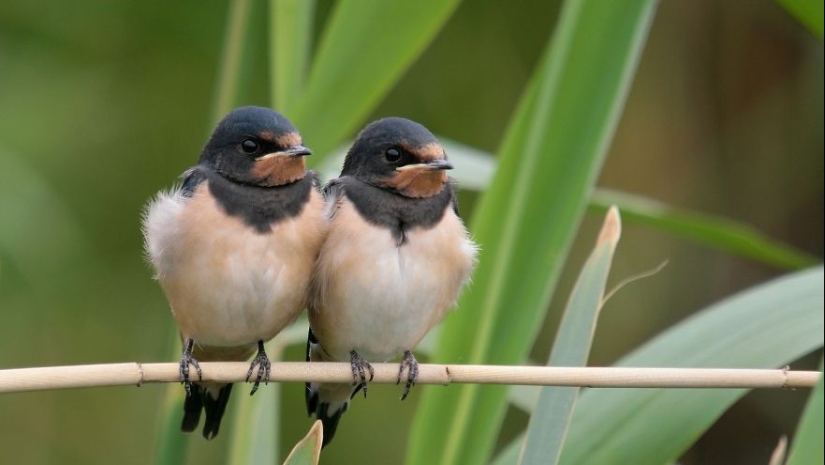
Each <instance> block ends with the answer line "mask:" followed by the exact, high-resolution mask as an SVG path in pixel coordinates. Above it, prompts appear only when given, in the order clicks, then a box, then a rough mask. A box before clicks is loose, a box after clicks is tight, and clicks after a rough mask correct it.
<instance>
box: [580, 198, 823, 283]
mask: <svg viewBox="0 0 825 465" xmlns="http://www.w3.org/2000/svg"><path fill="white" fill-rule="evenodd" d="M590 202H591V203H590V208H591V209H592V210H594V211H604V210H606V209H607V208H608V207H609V206H610V205H613V204H616V205H619V207H620V208H621V209H622V212H623V213H624V217H625V218H626V219H627V221H634V222H637V223H641V224H647V225H650V226H654V227H656V228H657V229H660V230H663V231H669V232H671V233H673V234H676V235H678V236H681V237H685V238H688V239H692V240H694V241H696V242H698V243H700V244H704V245H708V246H711V247H716V248H719V249H721V250H725V251H727V252H730V253H733V254H735V255H739V256H740V257H745V258H750V259H752V260H755V261H758V262H762V263H767V264H769V265H773V266H777V267H780V268H789V269H801V268H807V267H810V266H813V265H815V264H816V263H819V260H818V259H816V258H815V257H812V256H810V255H808V254H806V253H805V252H802V251H800V250H797V249H795V248H793V247H791V246H788V245H785V244H782V243H780V242H778V241H774V240H772V239H770V238H768V237H765V235H763V234H762V233H760V232H759V231H757V230H755V229H754V228H752V227H750V226H747V225H744V224H742V223H738V222H735V221H731V220H728V219H725V218H720V217H716V216H711V215H704V214H700V213H693V212H686V211H680V210H678V209H675V208H672V207H670V206H669V205H666V204H664V203H662V202H658V201H656V200H653V199H650V198H646V197H642V196H638V195H634V194H629V193H625V192H619V191H614V190H610V189H599V190H597V191H596V192H595V193H594V194H593V196H592V197H591V201H590Z"/></svg>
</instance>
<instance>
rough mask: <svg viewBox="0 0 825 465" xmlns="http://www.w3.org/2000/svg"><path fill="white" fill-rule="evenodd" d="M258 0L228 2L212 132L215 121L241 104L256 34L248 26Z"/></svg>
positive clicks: (213, 108)
mask: <svg viewBox="0 0 825 465" xmlns="http://www.w3.org/2000/svg"><path fill="white" fill-rule="evenodd" d="M259 1H261V0H233V1H232V2H230V4H229V14H228V15H227V24H226V33H225V35H224V42H223V50H222V51H221V61H220V64H219V67H218V80H217V89H216V91H215V99H214V103H213V106H212V121H210V128H209V129H210V131H211V129H212V127H211V126H212V124H214V123H216V122H217V121H218V120H220V119H221V118H222V117H223V115H225V114H227V113H229V112H230V111H231V110H232V109H233V108H235V106H236V105H237V103H238V100H239V95H240V91H241V83H242V82H244V80H245V78H244V76H245V75H246V74H247V71H246V68H247V66H246V65H245V63H244V62H245V60H244V58H245V57H246V56H247V55H248V53H249V48H250V46H249V42H250V36H251V35H252V33H253V28H250V27H248V26H249V23H250V20H251V18H252V11H253V8H255V6H256V3H257V2H259Z"/></svg>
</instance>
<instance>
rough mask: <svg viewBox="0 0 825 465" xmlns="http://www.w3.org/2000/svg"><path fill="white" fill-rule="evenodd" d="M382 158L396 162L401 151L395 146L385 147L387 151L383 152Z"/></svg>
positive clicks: (399, 157)
mask: <svg viewBox="0 0 825 465" xmlns="http://www.w3.org/2000/svg"><path fill="white" fill-rule="evenodd" d="M384 158H386V159H387V161H389V162H396V161H398V160H400V159H401V151H400V150H398V149H395V148H393V149H387V151H386V152H384Z"/></svg>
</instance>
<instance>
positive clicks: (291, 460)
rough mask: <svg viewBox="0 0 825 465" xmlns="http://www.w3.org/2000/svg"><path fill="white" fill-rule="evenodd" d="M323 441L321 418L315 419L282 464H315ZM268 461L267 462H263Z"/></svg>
mask: <svg viewBox="0 0 825 465" xmlns="http://www.w3.org/2000/svg"><path fill="white" fill-rule="evenodd" d="M323 442H324V426H323V424H322V423H321V420H315V423H313V424H312V427H311V428H310V429H309V433H307V435H306V437H304V438H303V439H301V440H300V441H299V442H298V444H295V447H294V448H293V449H292V452H290V454H289V457H287V458H286V460H285V461H284V465H315V464H317V463H318V460H319V459H320V458H321V445H322V444H323ZM264 463H268V462H264Z"/></svg>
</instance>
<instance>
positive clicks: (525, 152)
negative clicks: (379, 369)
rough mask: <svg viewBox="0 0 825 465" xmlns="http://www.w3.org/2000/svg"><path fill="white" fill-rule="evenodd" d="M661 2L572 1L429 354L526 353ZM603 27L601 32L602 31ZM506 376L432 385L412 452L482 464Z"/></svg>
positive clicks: (501, 406) (502, 357)
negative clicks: (477, 251) (461, 288)
mask: <svg viewBox="0 0 825 465" xmlns="http://www.w3.org/2000/svg"><path fill="white" fill-rule="evenodd" d="M654 4H655V2H654V1H633V2H599V1H571V2H565V4H564V6H563V8H562V12H561V15H560V19H559V23H558V27H557V29H556V31H555V32H554V35H553V37H552V40H551V42H550V43H549V46H548V48H547V49H546V51H545V54H544V57H543V59H542V62H541V64H540V65H539V68H538V70H537V72H536V74H535V76H534V79H533V81H532V84H531V87H530V89H529V90H528V91H527V92H526V93H525V94H524V96H523V99H522V103H521V105H520V107H519V109H518V111H517V113H516V116H515V118H514V119H513V122H512V123H511V125H510V127H509V129H508V132H507V137H506V138H505V142H504V144H503V146H502V150H501V158H500V166H499V169H498V172H497V173H496V175H495V178H494V181H493V184H492V185H491V187H490V189H489V190H488V191H487V192H486V194H485V195H484V196H483V198H482V200H481V203H480V206H479V207H478V209H477V212H476V215H475V218H474V222H473V224H472V228H471V230H472V231H473V233H474V236H475V238H476V239H477V241H478V242H479V243H480V245H481V250H482V253H481V257H480V260H479V267H478V270H477V271H476V273H475V276H474V283H473V285H472V286H471V287H470V289H469V290H468V291H467V292H465V294H464V296H463V297H462V299H461V300H460V305H459V310H458V311H456V312H454V313H453V314H451V315H450V317H449V318H447V320H446V322H445V324H444V328H443V331H442V337H441V343H440V346H439V348H438V349H437V350H436V352H435V354H434V356H433V359H434V360H436V361H440V362H461V363H492V364H515V363H519V362H521V361H522V360H524V358H525V357H526V355H527V352H528V351H529V349H530V347H531V345H532V343H533V340H534V339H535V336H536V331H537V330H538V328H539V327H540V326H541V324H540V323H541V321H542V319H543V316H544V313H545V311H546V308H547V304H548V302H549V300H550V297H551V293H552V290H553V288H554V287H555V284H556V280H557V278H558V275H559V271H560V269H561V265H562V262H563V260H564V259H565V257H566V254H567V251H568V248H569V246H570V243H571V242H572V239H573V236H574V234H575V231H576V230H577V228H578V225H579V222H580V220H581V218H582V216H583V214H584V209H585V206H586V203H587V197H588V196H589V193H590V190H591V189H592V187H593V184H594V182H595V179H596V177H597V174H598V172H599V169H600V167H601V164H602V161H603V159H604V155H605V153H606V151H607V147H608V146H609V143H610V139H611V137H612V135H613V132H614V129H615V127H616V124H617V122H618V119H619V115H620V110H621V108H622V104H623V102H624V99H625V96H626V93H627V90H628V87H629V83H630V80H631V77H632V75H633V71H634V70H635V67H636V63H637V61H638V58H639V55H640V53H641V50H642V45H643V43H644V40H645V37H646V34H647V31H648V27H649V24H650V21H651V18H652V15H653V6H654ZM596 31H598V32H597V33H596ZM506 394H507V387H505V386H484V387H482V386H478V385H466V386H461V387H457V386H455V387H453V386H451V387H450V388H449V389H438V390H435V389H426V390H425V392H424V395H423V398H422V401H421V404H420V407H419V409H418V412H417V415H416V417H415V420H414V422H413V428H412V433H411V436H410V443H411V444H426V447H410V448H409V449H408V452H407V459H408V463H411V464H432V463H484V462H486V461H487V460H488V459H489V456H490V453H491V451H492V448H493V446H494V444H495V437H496V433H497V431H498V429H499V426H500V423H501V421H502V418H503V415H504V411H505V409H506Z"/></svg>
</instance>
